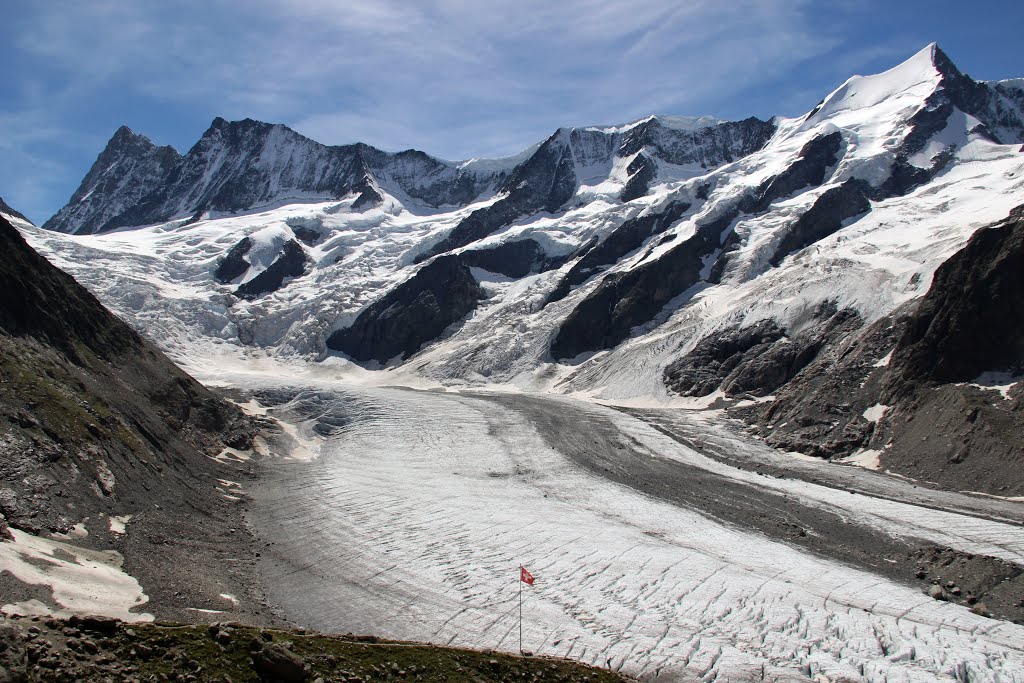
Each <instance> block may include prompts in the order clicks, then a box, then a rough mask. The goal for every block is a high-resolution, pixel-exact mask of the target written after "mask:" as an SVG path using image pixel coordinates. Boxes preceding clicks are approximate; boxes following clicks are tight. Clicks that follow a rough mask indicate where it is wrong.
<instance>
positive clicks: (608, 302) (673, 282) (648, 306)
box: [551, 212, 736, 359]
mask: <svg viewBox="0 0 1024 683" xmlns="http://www.w3.org/2000/svg"><path fill="white" fill-rule="evenodd" d="M735 218H736V214H735V213H734V212H729V213H727V214H726V215H724V216H721V217H719V218H717V219H715V220H711V221H709V222H706V223H703V224H700V225H698V226H697V229H696V231H695V232H694V234H693V236H692V237H690V238H688V239H686V240H684V241H683V242H682V243H680V244H679V245H678V246H676V247H674V248H672V249H671V250H669V251H668V252H667V253H665V254H664V255H663V256H661V258H659V259H657V260H656V261H650V262H647V263H644V264H643V265H640V266H637V267H636V268H634V269H633V270H631V271H628V272H621V273H613V274H611V275H608V276H606V277H605V279H604V280H603V281H602V282H601V284H600V285H599V286H598V287H597V289H595V290H594V291H593V292H592V293H591V294H590V295H589V296H587V298H585V299H584V300H583V301H581V302H580V303H579V304H578V305H577V306H576V308H575V309H574V310H573V311H572V313H570V314H569V316H568V317H567V318H566V319H565V321H564V322H563V323H562V326H561V327H560V328H559V330H558V334H557V335H556V336H555V339H554V341H553V342H552V343H551V355H552V356H553V357H554V358H556V359H564V358H574V357H576V356H578V355H579V354H581V353H586V352H589V351H599V350H601V349H608V348H611V347H613V346H615V345H616V344H618V343H619V342H621V341H622V340H623V339H625V338H626V337H628V336H629V335H630V331H631V330H632V329H633V328H634V327H636V326H638V325H642V324H644V323H647V322H650V321H651V320H653V319H654V318H655V316H657V315H658V313H659V312H661V310H662V308H664V306H665V304H667V303H668V302H669V301H671V300H672V299H674V298H676V297H677V296H679V295H681V294H683V293H684V292H686V290H687V289H689V288H690V287H693V286H694V285H696V284H698V283H700V282H701V281H702V280H703V279H704V276H703V275H702V274H703V273H704V271H705V269H709V268H710V266H709V265H708V261H709V260H710V261H711V262H713V260H714V257H715V255H716V254H717V253H718V252H719V251H720V250H721V247H722V242H723V241H724V239H725V236H726V235H727V234H728V231H731V229H732V227H731V226H732V223H733V221H734V220H735Z"/></svg>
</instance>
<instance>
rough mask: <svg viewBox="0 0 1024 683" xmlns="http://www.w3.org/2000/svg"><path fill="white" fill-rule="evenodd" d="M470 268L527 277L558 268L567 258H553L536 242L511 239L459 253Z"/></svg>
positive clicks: (460, 257)
mask: <svg viewBox="0 0 1024 683" xmlns="http://www.w3.org/2000/svg"><path fill="white" fill-rule="evenodd" d="M459 260H461V261H462V262H463V263H465V264H466V265H467V266H471V267H475V268H483V269H484V270H486V271H489V272H491V273H498V274H499V275H506V276H508V277H514V278H520V277H526V276H527V275H529V274H531V273H540V272H543V271H545V270H550V269H551V268H557V267H559V266H560V265H561V264H562V263H563V262H564V260H565V259H564V258H551V257H549V256H548V255H547V254H546V253H545V252H544V249H543V248H542V247H541V246H540V244H538V243H537V241H536V240H531V239H525V240H512V241H509V242H502V243H501V244H499V245H498V246H496V247H490V248H488V249H469V250H466V251H463V252H461V253H460V254H459Z"/></svg>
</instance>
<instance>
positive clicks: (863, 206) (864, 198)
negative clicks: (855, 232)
mask: <svg viewBox="0 0 1024 683" xmlns="http://www.w3.org/2000/svg"><path fill="white" fill-rule="evenodd" d="M870 192H871V186H870V185H868V184H867V183H866V182H864V181H863V180H855V179H850V180H847V181H845V182H844V183H843V184H842V185H839V186H838V187H833V188H831V189H829V190H826V191H825V192H823V193H822V194H821V196H820V197H818V199H817V200H815V202H814V204H813V205H811V208H810V209H808V210H807V211H806V212H804V214H803V215H802V216H800V218H798V219H797V221H796V223H794V224H793V225H792V227H790V228H789V229H788V230H787V231H786V234H785V236H784V237H783V238H782V241H780V242H779V245H778V246H777V247H776V248H775V253H774V254H772V258H771V263H772V265H774V266H777V265H779V264H780V263H781V262H782V260H783V259H784V258H786V257H787V256H789V255H790V254H792V253H793V252H795V251H799V250H800V249H803V248H804V247H806V246H809V245H811V244H814V243H815V242H817V241H818V240H821V239H824V238H825V237H828V236H829V235H831V234H833V233H835V232H836V231H837V230H839V229H840V228H841V227H843V221H845V220H847V219H849V218H853V217H854V216H860V215H863V214H865V213H867V212H868V211H870V210H871V202H870V201H868V195H869V193H870Z"/></svg>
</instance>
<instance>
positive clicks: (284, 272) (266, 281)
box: [228, 240, 307, 299]
mask: <svg viewBox="0 0 1024 683" xmlns="http://www.w3.org/2000/svg"><path fill="white" fill-rule="evenodd" d="M246 251H248V250H246ZM228 256H230V254H229V255H228ZM306 260H307V259H306V252H305V251H304V250H303V249H302V245H300V244H299V243H298V242H296V241H295V240H288V241H287V242H285V243H284V248H283V250H282V251H281V255H280V256H278V257H277V259H276V260H275V261H274V262H273V263H271V264H270V266H268V267H267V269H266V270H264V271H263V272H262V273H260V274H259V275H257V276H256V277H254V278H253V279H251V280H249V281H248V282H246V283H245V284H243V285H241V286H239V287H238V289H236V290H235V296H238V297H241V298H243V299H255V298H256V297H258V296H261V295H263V294H266V293H268V292H276V291H277V290H279V289H281V287H282V285H284V279H285V278H286V277H299V276H300V275H302V274H303V273H305V270H306ZM243 272H244V271H243Z"/></svg>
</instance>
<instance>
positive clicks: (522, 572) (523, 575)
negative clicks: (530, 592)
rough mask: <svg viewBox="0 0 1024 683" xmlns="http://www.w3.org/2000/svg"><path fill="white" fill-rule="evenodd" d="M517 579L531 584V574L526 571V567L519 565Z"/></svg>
mask: <svg viewBox="0 0 1024 683" xmlns="http://www.w3.org/2000/svg"><path fill="white" fill-rule="evenodd" d="M519 580H520V581H522V582H523V583H525V584H526V585H528V586H532V585H533V574H531V573H530V572H528V571H526V567H524V566H523V565H519Z"/></svg>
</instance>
